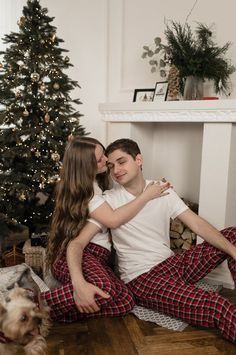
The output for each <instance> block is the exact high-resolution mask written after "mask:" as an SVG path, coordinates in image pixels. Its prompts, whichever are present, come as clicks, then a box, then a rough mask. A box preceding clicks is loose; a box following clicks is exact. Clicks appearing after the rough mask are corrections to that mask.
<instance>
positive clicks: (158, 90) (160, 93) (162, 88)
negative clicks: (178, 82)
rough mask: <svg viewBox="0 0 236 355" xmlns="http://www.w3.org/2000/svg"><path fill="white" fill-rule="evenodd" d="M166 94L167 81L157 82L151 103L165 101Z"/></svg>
mask: <svg viewBox="0 0 236 355" xmlns="http://www.w3.org/2000/svg"><path fill="white" fill-rule="evenodd" d="M167 93H168V81H158V82H157V83H156V87H155V91H154V95H153V101H166V99H167Z"/></svg>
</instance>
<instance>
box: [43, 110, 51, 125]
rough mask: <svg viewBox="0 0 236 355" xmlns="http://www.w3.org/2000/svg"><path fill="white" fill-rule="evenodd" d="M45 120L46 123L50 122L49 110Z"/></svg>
mask: <svg viewBox="0 0 236 355" xmlns="http://www.w3.org/2000/svg"><path fill="white" fill-rule="evenodd" d="M44 121H45V122H46V123H48V122H49V121H50V115H49V113H48V112H47V113H46V115H45V116H44Z"/></svg>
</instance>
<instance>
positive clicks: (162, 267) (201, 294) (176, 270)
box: [127, 227, 236, 343]
mask: <svg viewBox="0 0 236 355" xmlns="http://www.w3.org/2000/svg"><path fill="white" fill-rule="evenodd" d="M222 234H223V235H224V236H225V237H226V238H227V239H228V240H229V241H230V242H231V243H233V244H235V245H236V228H235V227H231V228H226V229H224V230H223V231H222ZM226 259H227V262H228V266H229V269H230V272H231V274H232V277H233V280H234V282H235V283H236V261H235V260H233V259H232V258H231V257H230V256H229V255H227V254H225V253H224V252H222V251H221V250H219V249H216V248H214V247H213V246H211V245H209V244H208V243H206V242H203V243H202V244H198V245H197V246H196V247H194V248H192V249H190V250H187V251H185V252H183V253H182V254H177V255H174V256H171V257H170V258H168V259H167V260H165V261H163V262H162V263H160V264H158V265H157V266H155V267H153V268H152V269H151V270H150V271H149V272H146V273H144V274H142V275H140V276H138V277H137V278H135V279H134V280H132V281H131V282H129V283H128V284H127V286H128V287H129V288H130V290H131V291H132V292H133V294H134V295H135V298H136V303H137V304H138V305H140V306H144V307H147V308H151V309H154V310H157V311H159V312H161V313H164V314H168V315H170V316H173V317H175V318H179V319H181V320H183V321H185V322H187V323H189V324H191V325H193V326H202V327H208V328H210V327H212V328H213V327H216V328H218V329H219V330H220V332H221V334H222V336H223V337H224V338H226V339H228V340H230V341H231V342H233V343H236V305H234V304H231V303H230V302H229V301H228V300H227V299H226V298H224V297H222V296H220V295H219V294H218V293H216V292H212V291H204V290H202V289H199V288H197V287H195V285H194V284H195V283H196V282H198V281H199V280H201V279H202V278H203V277H205V276H206V275H207V274H208V273H209V272H210V271H212V270H213V269H215V268H216V266H218V265H219V264H220V263H221V262H223V261H224V260H226Z"/></svg>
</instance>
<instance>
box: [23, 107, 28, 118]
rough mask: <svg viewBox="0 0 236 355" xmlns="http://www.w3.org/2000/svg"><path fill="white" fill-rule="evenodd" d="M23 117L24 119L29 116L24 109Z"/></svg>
mask: <svg viewBox="0 0 236 355" xmlns="http://www.w3.org/2000/svg"><path fill="white" fill-rule="evenodd" d="M23 116H24V117H28V116H29V111H27V109H25V110H24V111H23Z"/></svg>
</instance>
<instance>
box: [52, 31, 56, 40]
mask: <svg viewBox="0 0 236 355" xmlns="http://www.w3.org/2000/svg"><path fill="white" fill-rule="evenodd" d="M55 39H56V33H55V32H54V33H53V34H52V42H54V41H55Z"/></svg>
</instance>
